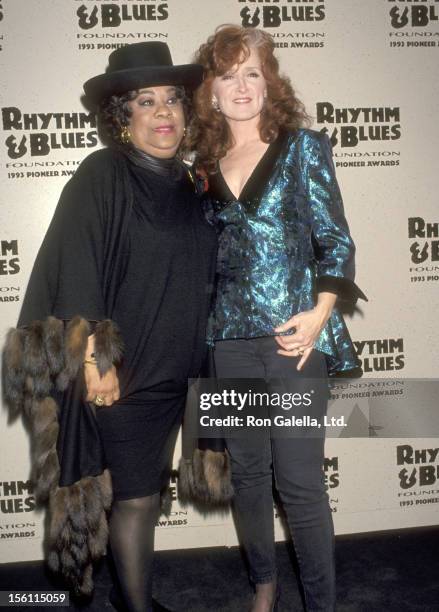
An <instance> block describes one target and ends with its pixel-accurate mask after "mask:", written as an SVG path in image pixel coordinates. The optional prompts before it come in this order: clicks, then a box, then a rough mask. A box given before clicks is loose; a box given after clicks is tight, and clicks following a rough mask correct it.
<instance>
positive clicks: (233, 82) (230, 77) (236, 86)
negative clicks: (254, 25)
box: [212, 47, 267, 121]
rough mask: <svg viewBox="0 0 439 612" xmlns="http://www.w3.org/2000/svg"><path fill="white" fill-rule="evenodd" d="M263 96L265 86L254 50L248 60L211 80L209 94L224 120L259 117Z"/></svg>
mask: <svg viewBox="0 0 439 612" xmlns="http://www.w3.org/2000/svg"><path fill="white" fill-rule="evenodd" d="M266 94H267V84H266V81H265V77H264V74H263V72H262V66H261V60H260V57H259V53H258V51H257V49H256V48H254V47H250V54H249V56H248V58H247V59H246V60H245V61H244V62H242V64H237V65H236V66H233V67H232V68H231V69H230V70H228V71H227V72H226V73H225V74H223V75H220V76H217V77H215V79H214V80H213V83H212V95H213V99H214V101H215V100H216V101H217V102H218V106H219V110H220V111H221V112H222V113H223V115H224V116H225V117H226V119H227V120H228V121H248V120H250V119H254V118H255V117H259V115H260V114H261V110H262V107H263V106H264V100H265V96H266Z"/></svg>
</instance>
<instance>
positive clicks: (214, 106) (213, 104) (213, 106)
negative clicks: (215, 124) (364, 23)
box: [212, 97, 220, 113]
mask: <svg viewBox="0 0 439 612" xmlns="http://www.w3.org/2000/svg"><path fill="white" fill-rule="evenodd" d="M212 108H213V110H214V111H216V112H217V113H219V112H220V107H219V104H218V100H217V99H216V98H214V97H213V98H212Z"/></svg>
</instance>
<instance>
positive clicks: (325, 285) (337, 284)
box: [316, 276, 368, 304]
mask: <svg viewBox="0 0 439 612" xmlns="http://www.w3.org/2000/svg"><path fill="white" fill-rule="evenodd" d="M323 291H329V292H330V293H336V294H337V296H338V299H339V300H342V301H343V302H351V303H353V304H356V302H357V300H358V299H361V300H365V301H366V302H367V301H368V299H367V297H366V296H365V295H364V293H363V292H362V291H361V289H360V288H359V287H358V286H357V285H356V284H355V283H354V282H353V281H351V280H349V279H348V278H341V277H339V276H319V277H318V278H317V281H316V292H317V293H322V292H323Z"/></svg>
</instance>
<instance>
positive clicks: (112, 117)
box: [98, 86, 191, 145]
mask: <svg viewBox="0 0 439 612" xmlns="http://www.w3.org/2000/svg"><path fill="white" fill-rule="evenodd" d="M175 91H176V94H177V97H178V98H179V99H180V100H181V101H182V103H183V108H184V115H185V119H186V123H188V122H189V120H190V115H191V111H190V109H191V100H190V96H189V95H188V94H187V93H186V91H185V89H184V87H181V86H178V87H176V88H175ZM138 95H139V92H138V91H137V90H132V91H127V92H126V93H123V94H115V95H113V96H110V97H109V98H105V100H103V101H102V102H101V104H100V106H99V109H98V115H99V123H100V129H101V131H102V133H103V137H104V139H105V136H106V137H107V138H109V140H110V144H117V145H121V144H124V143H123V142H122V140H121V136H120V134H121V129H122V128H123V127H126V126H128V125H129V123H130V117H131V109H130V106H129V104H128V103H129V102H132V100H135V99H136V98H137V96H138Z"/></svg>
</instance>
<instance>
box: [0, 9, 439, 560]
mask: <svg viewBox="0 0 439 612" xmlns="http://www.w3.org/2000/svg"><path fill="white" fill-rule="evenodd" d="M221 23H235V24H242V25H245V26H258V27H262V28H264V29H265V30H266V31H267V32H269V33H270V34H271V35H272V36H273V39H274V42H275V44H276V47H277V53H278V57H279V59H280V62H281V66H282V69H283V71H284V73H285V74H286V75H288V76H289V77H290V78H291V80H292V83H293V85H294V86H295V88H296V91H297V92H298V94H299V96H300V97H301V99H302V100H303V101H304V102H305V105H306V107H307V110H308V112H309V113H310V114H311V115H312V116H313V119H314V122H313V126H312V127H313V129H316V130H321V131H325V132H327V133H328V134H329V135H330V137H331V140H332V143H333V150H334V162H335V165H336V169H337V176H338V179H339V182H340V186H341V189H342V193H343V197H344V202H345V208H346V213H347V217H348V220H349V224H350V228H351V231H352V235H353V237H354V240H355V242H356V245H357V282H358V284H359V286H360V287H361V288H362V289H363V290H364V291H365V293H366V294H367V295H368V297H369V301H368V302H367V303H365V302H361V303H359V305H358V308H357V310H356V311H355V313H354V314H353V316H352V317H349V318H348V319H347V323H348V326H349V329H350V332H351V335H352V337H353V339H354V341H355V345H356V349H357V352H358V355H359V357H360V359H361V360H362V363H363V367H364V371H365V377H364V378H363V379H362V381H361V383H360V382H358V381H357V383H352V385H340V386H339V388H338V389H337V392H336V397H335V399H334V402H333V405H332V407H331V411H333V413H334V414H338V411H340V409H341V408H340V407H343V402H349V406H348V411H349V414H350V419H351V422H354V421H355V423H356V425H357V426H358V427H357V431H360V430H361V428H362V427H363V429H364V432H365V433H364V432H363V435H360V434H355V437H350V436H349V435H346V434H341V437H338V438H337V437H330V438H328V440H327V442H326V460H325V472H326V480H327V485H328V493H329V496H330V500H331V507H332V510H333V516H334V522H335V528H336V533H338V534H343V533H355V532H361V531H371V530H381V529H389V528H398V527H399V528H404V527H413V526H420V525H432V524H434V523H436V522H437V510H438V505H437V504H438V503H439V484H438V482H437V478H439V448H438V447H439V441H438V437H437V436H438V435H439V432H438V430H437V429H435V428H434V427H432V428H428V427H421V428H419V429H416V432H415V431H414V429H413V431H412V430H410V428H409V429H406V430H404V429H400V430H398V429H397V428H396V429H395V428H393V429H392V428H391V432H390V434H389V435H387V436H386V435H384V434H383V431H384V433H385V432H386V428H385V426H384V425H383V421H380V423H381V425H379V426H376V423H373V424H371V422H370V413H371V410H372V408H373V406H372V404H371V398H372V397H373V395H374V393H376V392H377V389H378V390H379V393H378V395H380V394H381V396H382V397H389V396H391V395H392V394H391V393H390V390H392V389H393V390H394V391H395V393H396V390H395V386H397V384H398V383H397V382H395V381H394V380H393V379H394V378H401V379H407V380H408V379H412V378H413V379H422V380H426V379H429V378H433V377H434V376H437V372H438V366H439V354H438V350H437V339H436V338H437V335H436V330H437V311H438V306H439V291H438V287H439V218H438V212H437V211H438V195H437V193H438V192H437V150H438V148H439V123H438V121H437V100H438V99H439V81H438V79H437V57H438V50H439V2H438V1H435V0H425V1H424V2H419V3H414V2H411V1H410V0H408V1H407V2H404V1H403V0H399V1H398V2H396V1H395V0H388V1H387V0H369V1H368V2H359V1H358V0H343V1H341V0H340V1H339V2H334V1H332V2H330V1H325V0H315V1H308V2H305V1H301V0H265V1H263V0H258V1H255V0H178V1H177V0H64V1H63V2H59V1H57V0H38V1H29V0H0V44H1V51H0V56H1V61H2V75H3V82H2V87H1V111H2V116H1V136H0V175H1V182H2V193H1V208H0V215H1V222H0V322H1V327H0V340H1V342H2V343H3V340H4V335H5V333H6V331H7V329H8V328H9V327H11V326H14V325H15V323H16V320H17V317H18V313H19V310H20V306H21V302H22V299H23V295H24V292H25V288H26V284H27V281H28V277H29V274H30V271H31V267H32V264H33V261H34V258H35V255H36V253H37V250H38V248H39V245H40V243H41V240H42V238H43V236H44V233H45V231H46V229H47V226H48V224H49V221H50V219H51V216H52V214H53V211H54V208H55V205H56V203H57V200H58V196H59V193H60V190H61V188H62V186H63V185H64V184H65V182H66V181H67V180H68V178H69V176H71V175H72V174H73V173H74V172H75V169H76V167H77V166H78V164H79V163H80V162H81V160H82V159H84V157H85V156H86V155H87V154H89V153H90V152H92V151H94V150H96V149H98V148H99V147H101V146H102V145H101V143H100V141H99V139H98V135H97V130H96V120H95V117H94V116H93V115H92V114H90V113H89V111H88V110H86V109H85V108H84V106H83V105H82V102H81V94H82V84H83V82H84V81H85V80H86V79H87V78H89V77H91V76H94V75H96V74H98V73H101V72H103V70H104V69H105V66H106V61H107V57H108V55H109V53H110V52H111V51H112V50H114V49H116V48H118V47H120V46H121V45H125V44H128V43H133V42H138V41H147V40H161V41H166V42H167V43H168V44H169V45H170V47H171V49H172V53H173V58H174V62H176V63H184V62H187V61H189V60H190V59H191V57H192V54H193V52H194V50H195V49H196V48H197V47H198V46H199V45H200V44H201V43H202V42H203V41H205V39H206V38H207V36H208V35H210V34H211V33H213V30H214V28H215V27H216V26H217V25H219V24H221ZM376 379H378V381H379V380H381V381H382V386H381V387H380V385H379V383H378V382H377V381H376ZM385 380H388V383H385ZM368 381H369V382H368ZM399 384H402V385H403V383H399ZM403 386H404V385H403ZM380 389H381V390H380ZM401 393H402V391H401ZM404 393H405V397H406V399H407V402H406V403H405V409H406V411H405V414H409V415H410V416H411V417H414V419H415V422H416V418H417V415H418V412H417V410H418V408H419V406H420V404H419V401H420V400H419V399H418V398H419V395H416V394H415V395H414V396H412V395H410V393H409V392H407V393H406V392H405V391H404ZM427 395H428V394H427ZM376 397H378V396H377V395H376ZM436 397H437V395H436ZM410 398H411V399H410ZM432 398H433V399H432ZM424 400H425V401H424V404H423V405H422V410H423V414H424V413H426V414H428V411H429V410H430V411H431V410H433V409H434V407H435V406H434V404H435V402H434V393H430V395H428V398H427V399H425V398H424ZM429 402H430V403H429ZM375 408H376V406H375ZM419 409H421V408H419ZM401 418H402V417H400V415H396V416H395V423H396V422H398V423H400V421H401ZM398 419H399V421H398ZM409 420H410V419H409ZM0 424H1V465H0V562H7V561H20V560H31V559H40V558H42V548H41V543H42V534H43V514H42V513H41V511H37V510H36V509H35V501H34V497H33V492H32V487H31V484H30V482H29V441H28V437H27V434H26V432H25V431H24V428H23V426H22V425H21V423H20V422H15V423H14V424H8V423H7V413H6V410H4V409H3V410H2V411H1V413H0ZM398 432H400V433H398ZM401 432H402V433H401ZM412 434H413V435H412ZM177 454H178V450H177V452H176V455H177ZM176 458H177V457H176ZM172 486H173V490H174V492H175V483H173V485H172ZM277 521H278V522H277V537H278V538H283V537H285V535H284V532H283V528H282V520H281V517H279V518H278V519H277ZM234 543H236V536H235V532H234V528H233V524H232V521H231V518H230V516H229V515H227V514H217V515H212V516H209V517H204V516H202V515H200V514H199V513H197V512H196V511H195V510H193V509H191V508H183V507H180V506H179V504H178V502H175V503H174V505H173V510H172V514H171V516H170V517H169V518H166V519H165V518H162V519H161V520H160V524H159V528H158V534H157V546H158V548H184V547H193V546H215V545H224V544H227V545H228V544H234Z"/></svg>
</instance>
